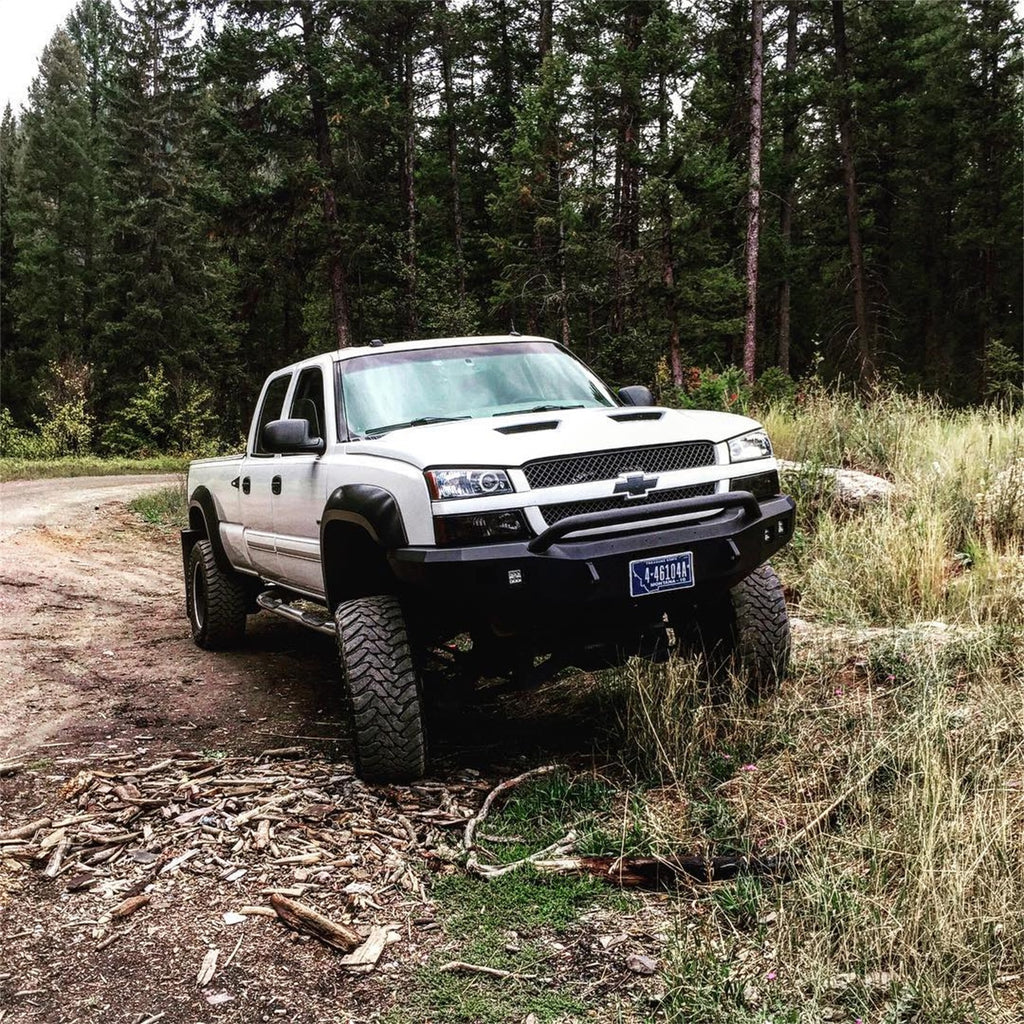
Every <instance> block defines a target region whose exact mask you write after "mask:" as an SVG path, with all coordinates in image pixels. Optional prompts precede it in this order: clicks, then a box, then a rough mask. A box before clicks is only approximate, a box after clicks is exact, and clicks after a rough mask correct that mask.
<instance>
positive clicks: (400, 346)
mask: <svg viewBox="0 0 1024 1024" xmlns="http://www.w3.org/2000/svg"><path fill="white" fill-rule="evenodd" d="M517 341H547V342H552V339H551V338H542V337H540V336H538V335H534V334H485V335H476V336H472V337H465V338H422V339H420V340H419V341H388V342H378V343H377V344H371V345H359V346H358V347H352V348H343V349H338V350H337V351H336V352H333V353H331V356H332V358H333V359H334V360H335V362H338V361H340V360H342V359H351V358H353V357H354V356H365V355H368V354H370V353H373V352H380V350H381V349H382V348H385V349H387V350H388V351H389V352H396V351H397V352H403V351H409V350H414V349H420V348H446V347H448V346H451V345H501V344H503V343H504V344H509V343H512V342H517ZM552 344H554V342H552Z"/></svg>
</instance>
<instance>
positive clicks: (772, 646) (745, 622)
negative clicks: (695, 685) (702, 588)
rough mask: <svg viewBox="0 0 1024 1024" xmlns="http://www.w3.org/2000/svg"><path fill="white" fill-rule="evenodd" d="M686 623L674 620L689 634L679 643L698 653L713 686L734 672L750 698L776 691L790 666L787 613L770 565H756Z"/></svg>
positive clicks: (678, 630) (778, 583)
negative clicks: (713, 602)
mask: <svg viewBox="0 0 1024 1024" xmlns="http://www.w3.org/2000/svg"><path fill="white" fill-rule="evenodd" d="M687 625H688V626H689V629H687V628H686V626H685V625H680V626H676V623H673V626H676V632H677V634H680V635H681V636H684V637H687V638H688V640H687V641H686V642H684V643H683V644H681V647H683V648H684V649H685V650H686V652H687V653H696V654H698V655H700V656H703V658H704V660H705V663H706V665H707V668H708V672H709V674H710V676H711V680H712V683H713V685H714V684H721V683H722V681H723V680H724V679H725V678H727V676H728V673H729V671H735V672H736V673H738V674H739V675H740V676H741V677H742V678H743V679H744V680H745V681H746V686H747V696H748V697H749V698H750V699H752V700H758V699H759V698H761V697H766V696H769V695H771V694H773V693H775V692H776V691H777V690H778V688H779V684H780V683H781V682H782V678H783V676H784V675H785V674H786V667H787V665H788V664H789V650H790V631H789V612H788V611H787V609H786V598H785V595H784V594H783V590H782V584H781V582H780V581H779V577H778V576H777V575H776V574H775V570H774V569H773V568H772V567H771V566H770V565H768V564H765V565H762V566H759V567H758V568H757V569H755V570H754V571H753V572H752V573H751V574H750V575H749V576H747V577H746V578H745V579H742V580H740V582H739V583H737V584H736V586H734V587H733V588H732V589H731V590H730V591H729V592H728V594H726V595H725V597H724V598H723V599H722V600H721V601H720V602H716V603H715V604H714V605H713V606H711V607H707V608H705V609H703V610H702V612H701V613H700V614H699V615H698V616H697V619H696V621H695V622H693V623H689V624H687Z"/></svg>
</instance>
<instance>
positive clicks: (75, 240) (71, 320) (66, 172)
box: [5, 29, 97, 384]
mask: <svg viewBox="0 0 1024 1024" xmlns="http://www.w3.org/2000/svg"><path fill="white" fill-rule="evenodd" d="M7 130H9V126H8V128H7ZM19 134H20V141H19V145H18V148H17V160H16V165H15V167H14V169H13V170H14V173H13V182H12V186H11V189H10V195H9V203H10V225H11V229H12V236H13V244H14V246H15V248H16V252H15V254H14V256H13V260H14V266H13V275H12V276H13V281H12V285H13V287H12V288H11V304H12V306H13V310H14V317H13V319H14V331H15V338H16V350H20V351H21V352H22V353H23V356H22V358H21V359H19V360H18V362H19V364H20V365H19V367H18V376H19V377H20V383H21V384H25V383H27V381H28V379H30V378H31V377H32V376H34V374H35V373H36V371H37V370H39V369H40V368H41V367H43V366H44V365H45V364H46V363H48V362H50V361H53V360H62V359H65V358H68V357H72V358H75V359H79V360H80V359H81V358H82V357H83V355H84V354H85V344H84V324H85V321H86V315H85V313H86V291H87V289H86V272H85V266H86V263H87V253H88V252H90V251H91V248H92V244H93V240H92V230H93V224H92V218H91V216H90V208H91V201H92V195H93V192H94V181H95V178H96V175H97V168H96V166H95V164H94V162H93V157H92V151H91V146H90V142H91V136H90V126H89V107H88V101H87V95H86V78H85V67H84V65H83V63H82V59H81V56H80V54H79V52H78V48H77V46H76V45H75V43H74V41H73V40H72V39H71V37H70V36H69V35H68V33H67V32H66V31H65V30H63V29H59V30H58V31H57V32H56V33H55V34H54V36H53V38H52V39H51V40H50V43H49V44H48V45H47V47H46V48H45V50H44V51H43V56H42V58H41V60H40V64H39V74H38V76H37V77H36V78H35V79H34V81H33V82H32V85H31V87H30V89H29V97H28V107H27V108H26V110H25V113H24V116H23V118H22V122H21V125H20V126H19ZM5 205H6V204H5Z"/></svg>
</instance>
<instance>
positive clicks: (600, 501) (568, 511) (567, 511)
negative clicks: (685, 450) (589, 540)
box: [540, 481, 717, 526]
mask: <svg viewBox="0 0 1024 1024" xmlns="http://www.w3.org/2000/svg"><path fill="white" fill-rule="evenodd" d="M716 487H717V484H715V482H714V481H709V482H708V483H706V484H693V485H691V486H690V487H670V488H668V489H667V490H664V491H652V492H651V493H650V494H648V495H647V497H645V498H634V499H633V500H632V501H629V500H627V499H626V498H624V497H620V496H618V495H616V496H615V497H614V498H591V499H589V500H588V501H567V502H563V503H562V504H560V505H542V506H541V510H540V513H541V515H542V516H543V517H544V522H545V523H546V524H547V525H548V526H554V525H555V523H557V522H560V521H561V520H563V519H568V518H569V516H579V515H583V514H584V513H585V512H606V511H607V510H608V509H613V508H634V507H637V506H643V505H654V504H656V503H657V502H659V501H678V500H679V499H680V498H697V497H700V496H701V495H704V494H714V493H715V488H716Z"/></svg>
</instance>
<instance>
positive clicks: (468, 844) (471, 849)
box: [462, 764, 562, 873]
mask: <svg viewBox="0 0 1024 1024" xmlns="http://www.w3.org/2000/svg"><path fill="white" fill-rule="evenodd" d="M561 767H562V765H559V764H546V765H542V766H541V767H540V768H531V769H530V770H529V771H528V772H523V774H522V775H517V776H516V777H515V778H514V779H506V780H505V781H504V782H500V783H499V784H498V785H497V786H495V787H494V789H492V790H491V791H490V793H488V794H487V797H486V799H485V800H484V802H483V804H482V805H481V807H480V810H479V811H477V812H476V814H474V815H473V817H472V818H470V819H469V821H468V822H466V831H465V834H464V835H463V839H462V843H463V846H465V848H466V853H467V854H468V855H469V856H468V858H467V860H466V867H467V869H468V870H470V871H475V872H477V873H480V863H479V861H478V859H477V855H476V847H475V845H474V841H475V836H476V830H477V828H478V827H479V825H480V822H482V821H483V820H484V818H486V817H487V815H488V814H490V812H491V808H492V807H493V806H494V801H495V800H497V798H498V797H499V796H501V795H502V794H503V793H507V792H508V791H509V790H510V789H514V788H515V787H516V786H519V785H521V784H522V783H524V782H525V781H526V780H527V779H535V778H538V777H539V776H541V775H550V774H551V773H552V772H554V771H557V770H558V769H559V768H561Z"/></svg>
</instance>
